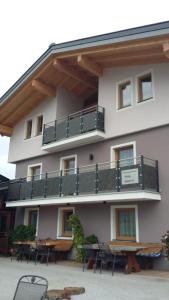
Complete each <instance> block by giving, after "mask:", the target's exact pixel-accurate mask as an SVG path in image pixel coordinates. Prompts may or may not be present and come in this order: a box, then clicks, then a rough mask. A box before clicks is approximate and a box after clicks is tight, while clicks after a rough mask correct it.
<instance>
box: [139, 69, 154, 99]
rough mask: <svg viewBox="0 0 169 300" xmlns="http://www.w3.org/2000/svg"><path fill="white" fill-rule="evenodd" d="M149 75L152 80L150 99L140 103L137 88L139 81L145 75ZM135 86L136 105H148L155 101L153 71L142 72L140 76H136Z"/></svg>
mask: <svg viewBox="0 0 169 300" xmlns="http://www.w3.org/2000/svg"><path fill="white" fill-rule="evenodd" d="M149 74H151V80H152V97H151V98H148V99H146V100H142V101H140V88H139V81H140V79H141V78H144V77H146V75H147V76H148V75H149ZM135 85H136V105H140V104H143V103H149V102H151V101H154V100H155V89H154V72H153V70H152V69H151V70H147V71H144V72H142V73H140V74H137V76H136V80H135Z"/></svg>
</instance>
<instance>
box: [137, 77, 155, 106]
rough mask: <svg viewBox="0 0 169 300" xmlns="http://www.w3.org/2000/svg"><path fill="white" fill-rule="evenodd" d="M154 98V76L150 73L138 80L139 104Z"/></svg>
mask: <svg viewBox="0 0 169 300" xmlns="http://www.w3.org/2000/svg"><path fill="white" fill-rule="evenodd" d="M152 98H153V88H152V75H151V73H148V74H145V75H143V76H140V77H139V78H138V102H143V101H146V100H150V99H152Z"/></svg>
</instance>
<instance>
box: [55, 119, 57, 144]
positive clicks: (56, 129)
mask: <svg viewBox="0 0 169 300" xmlns="http://www.w3.org/2000/svg"><path fill="white" fill-rule="evenodd" d="M56 135H57V120H55V141H56V138H57V137H56Z"/></svg>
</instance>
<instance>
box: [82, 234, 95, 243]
mask: <svg viewBox="0 0 169 300" xmlns="http://www.w3.org/2000/svg"><path fill="white" fill-rule="evenodd" d="M85 243H86V244H97V243H98V237H97V236H96V235H95V234H91V235H89V236H87V237H86V238H85Z"/></svg>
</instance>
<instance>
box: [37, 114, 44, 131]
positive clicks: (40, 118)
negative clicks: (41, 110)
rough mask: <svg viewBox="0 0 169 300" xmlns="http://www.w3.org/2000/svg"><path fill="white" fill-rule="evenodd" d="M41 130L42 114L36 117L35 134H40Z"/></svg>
mask: <svg viewBox="0 0 169 300" xmlns="http://www.w3.org/2000/svg"><path fill="white" fill-rule="evenodd" d="M42 130H43V116H38V117H37V128H36V135H40V134H42Z"/></svg>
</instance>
